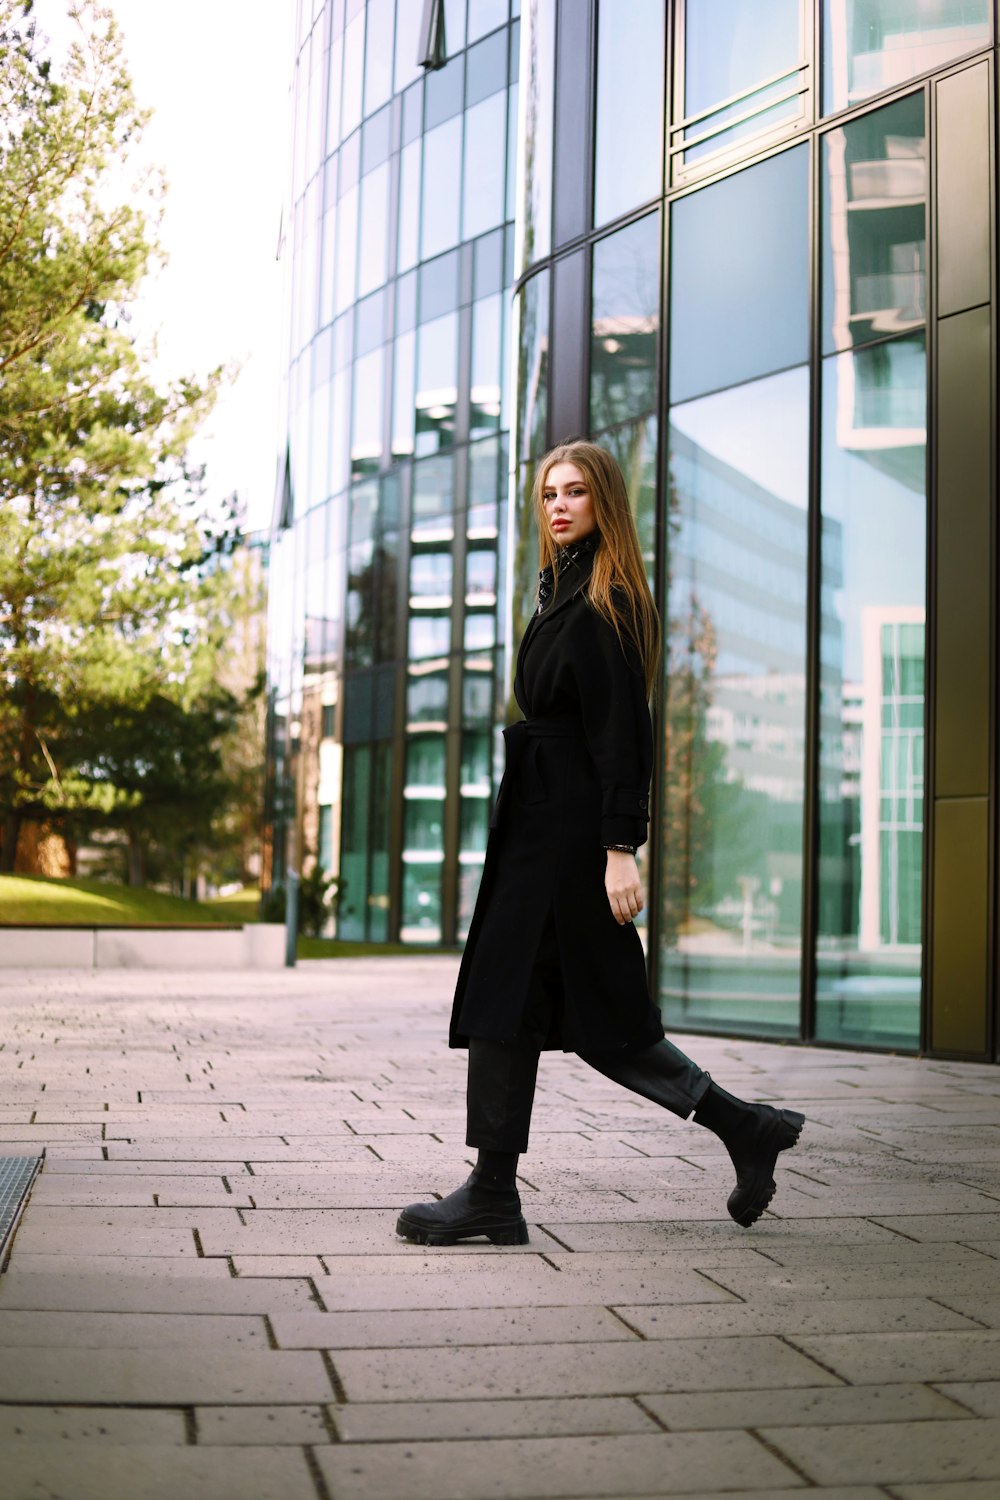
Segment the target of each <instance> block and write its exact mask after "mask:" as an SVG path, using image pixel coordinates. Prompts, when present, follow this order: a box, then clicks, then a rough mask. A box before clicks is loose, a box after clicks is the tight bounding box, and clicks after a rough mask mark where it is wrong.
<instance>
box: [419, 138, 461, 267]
mask: <svg viewBox="0 0 1000 1500" xmlns="http://www.w3.org/2000/svg"><path fill="white" fill-rule="evenodd" d="M461 186H462V117H461V115H458V116H456V117H455V118H454V119H452V120H446V121H445V123H444V124H443V125H438V126H436V127H435V129H434V130H429V131H428V132H427V134H426V135H425V136H424V191H423V205H422V214H421V231H420V254H421V258H422V259H423V260H429V259H430V257H431V256H432V255H439V254H440V253H441V251H442V250H448V249H450V248H451V246H452V245H455V244H457V243H458V239H459V229H458V216H459V197H460V189H461Z"/></svg>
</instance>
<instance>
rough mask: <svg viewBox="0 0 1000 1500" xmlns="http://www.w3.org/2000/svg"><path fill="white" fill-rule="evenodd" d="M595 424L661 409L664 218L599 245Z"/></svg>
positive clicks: (593, 339)
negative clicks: (658, 398)
mask: <svg viewBox="0 0 1000 1500" xmlns="http://www.w3.org/2000/svg"><path fill="white" fill-rule="evenodd" d="M593 275H594V281H593V302H592V309H593V311H592V317H593V323H592V325H591V333H590V423H591V427H610V426H612V425H613V424H616V423H618V422H623V421H625V420H626V419H627V418H628V417H638V416H642V415H644V414H645V413H646V412H647V411H650V410H652V409H653V408H654V407H655V406H656V391H657V344H658V334H659V327H660V216H659V214H658V213H655V214H649V215H648V216H647V217H646V218H644V219H639V220H638V221H637V222H636V223H635V224H630V225H629V226H628V228H627V229H620V230H619V231H618V233H617V234H611V235H608V237H607V238H606V239H603V240H599V241H598V243H597V244H596V245H595V246H594V271H593Z"/></svg>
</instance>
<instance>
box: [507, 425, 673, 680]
mask: <svg viewBox="0 0 1000 1500" xmlns="http://www.w3.org/2000/svg"><path fill="white" fill-rule="evenodd" d="M555 464H575V465H576V467H577V468H578V469H579V470H580V473H581V474H582V475H583V477H584V479H585V480H586V482H587V488H588V490H589V491H590V497H591V499H592V501H593V503H594V517H595V520H596V521H597V529H598V531H599V532H600V534H601V542H600V545H599V546H598V548H597V551H596V553H595V554H594V567H593V572H592V573H591V575H590V582H589V584H588V586H587V595H588V598H589V600H590V603H591V604H592V605H593V607H594V609H595V610H596V611H597V613H598V614H599V615H601V616H602V618H603V619H605V620H607V622H608V623H609V625H613V626H614V629H615V633H616V634H617V636H618V639H619V641H620V642H621V643H622V647H623V649H624V646H625V639H626V638H627V639H628V641H629V642H631V644H632V645H633V646H634V647H635V649H636V651H637V652H638V655H639V660H640V661H641V662H642V668H643V674H644V676H645V679H646V693H647V695H648V694H650V693H651V692H652V690H653V684H654V682H655V680H656V673H657V666H658V664H659V659H660V617H659V615H658V614H657V612H656V605H655V604H654V603H653V597H652V595H651V594H650V592H649V584H648V583H647V581H646V570H645V568H644V566H643V562H642V552H641V550H640V547H639V535H638V533H637V531H636V529H635V520H634V518H633V515H632V507H631V506H630V505H629V500H628V491H627V489H626V488H625V480H624V478H623V476H622V471H621V469H620V468H619V467H618V462H617V460H616V459H615V457H614V455H613V454H611V453H609V452H608V450H607V449H606V448H601V447H599V446H598V444H597V443H590V442H587V441H586V440H585V439H583V438H579V439H576V440H574V441H573V442H569V443H560V444H559V446H558V447H556V448H553V449H552V450H551V451H550V452H548V453H546V455H545V457H544V458H543V459H542V460H541V462H540V463H539V465H538V469H537V471H536V473H535V483H534V486H533V488H532V502H533V504H534V507H535V521H536V523H537V526H538V562H539V567H541V568H549V567H550V568H551V569H552V575H553V579H552V587H553V595H554V592H555V590H556V588H557V587H558V579H559V572H558V568H557V567H556V551H557V548H556V543H555V539H554V538H553V536H552V533H551V531H550V530H549V525H548V521H547V519H546V515H545V507H544V505H543V503H542V496H543V495H544V493H545V486H546V484H547V483H548V476H549V470H550V469H551V468H552V467H553V466H554V465H555ZM616 595H617V596H618V597H617V599H616V597H615V596H616ZM622 596H624V599H623V598H622ZM623 603H624V604H625V605H626V607H625V608H623V607H622V605H623ZM623 630H624V637H623V634H622V632H623Z"/></svg>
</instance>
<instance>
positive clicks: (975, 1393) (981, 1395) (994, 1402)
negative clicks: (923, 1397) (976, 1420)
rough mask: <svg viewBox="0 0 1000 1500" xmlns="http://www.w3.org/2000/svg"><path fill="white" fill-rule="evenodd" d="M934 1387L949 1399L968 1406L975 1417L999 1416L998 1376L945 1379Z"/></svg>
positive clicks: (999, 1386) (999, 1383)
mask: <svg viewBox="0 0 1000 1500" xmlns="http://www.w3.org/2000/svg"><path fill="white" fill-rule="evenodd" d="M998 1375H1000V1372H998ZM936 1389H937V1390H939V1391H940V1392H941V1394H942V1395H943V1396H947V1397H948V1399H949V1401H957V1402H959V1403H960V1404H961V1405H962V1406H966V1407H968V1409H969V1411H972V1412H975V1414H976V1416H977V1417H1000V1378H998V1379H996V1380H955V1381H947V1382H943V1383H941V1384H939V1385H937V1387H936Z"/></svg>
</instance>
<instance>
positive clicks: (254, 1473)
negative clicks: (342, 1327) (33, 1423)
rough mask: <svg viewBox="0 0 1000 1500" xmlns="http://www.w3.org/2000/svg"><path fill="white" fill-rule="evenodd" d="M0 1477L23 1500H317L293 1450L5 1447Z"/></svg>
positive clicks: (70, 1443)
mask: <svg viewBox="0 0 1000 1500" xmlns="http://www.w3.org/2000/svg"><path fill="white" fill-rule="evenodd" d="M0 1475H3V1480H4V1492H5V1494H7V1495H9V1496H12V1497H13V1496H16V1497H17V1500H35V1497H36V1496H37V1497H38V1500H177V1497H178V1496H179V1495H191V1496H197V1500H234V1497H235V1496H238V1497H239V1500H316V1489H315V1486H314V1484H313V1482H312V1478H311V1476H310V1473H309V1470H308V1468H307V1466H306V1461H305V1458H304V1457H303V1455H302V1453H301V1452H299V1451H298V1450H295V1449H288V1448H265V1447H257V1448H232V1449H223V1448H180V1447H168V1446H165V1445H154V1444H143V1445H141V1446H140V1445H134V1446H133V1445H122V1446H118V1445H116V1444H110V1443H96V1442H92V1441H74V1440H72V1439H69V1440H67V1441H66V1442H62V1443H31V1442H12V1443H0Z"/></svg>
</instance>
